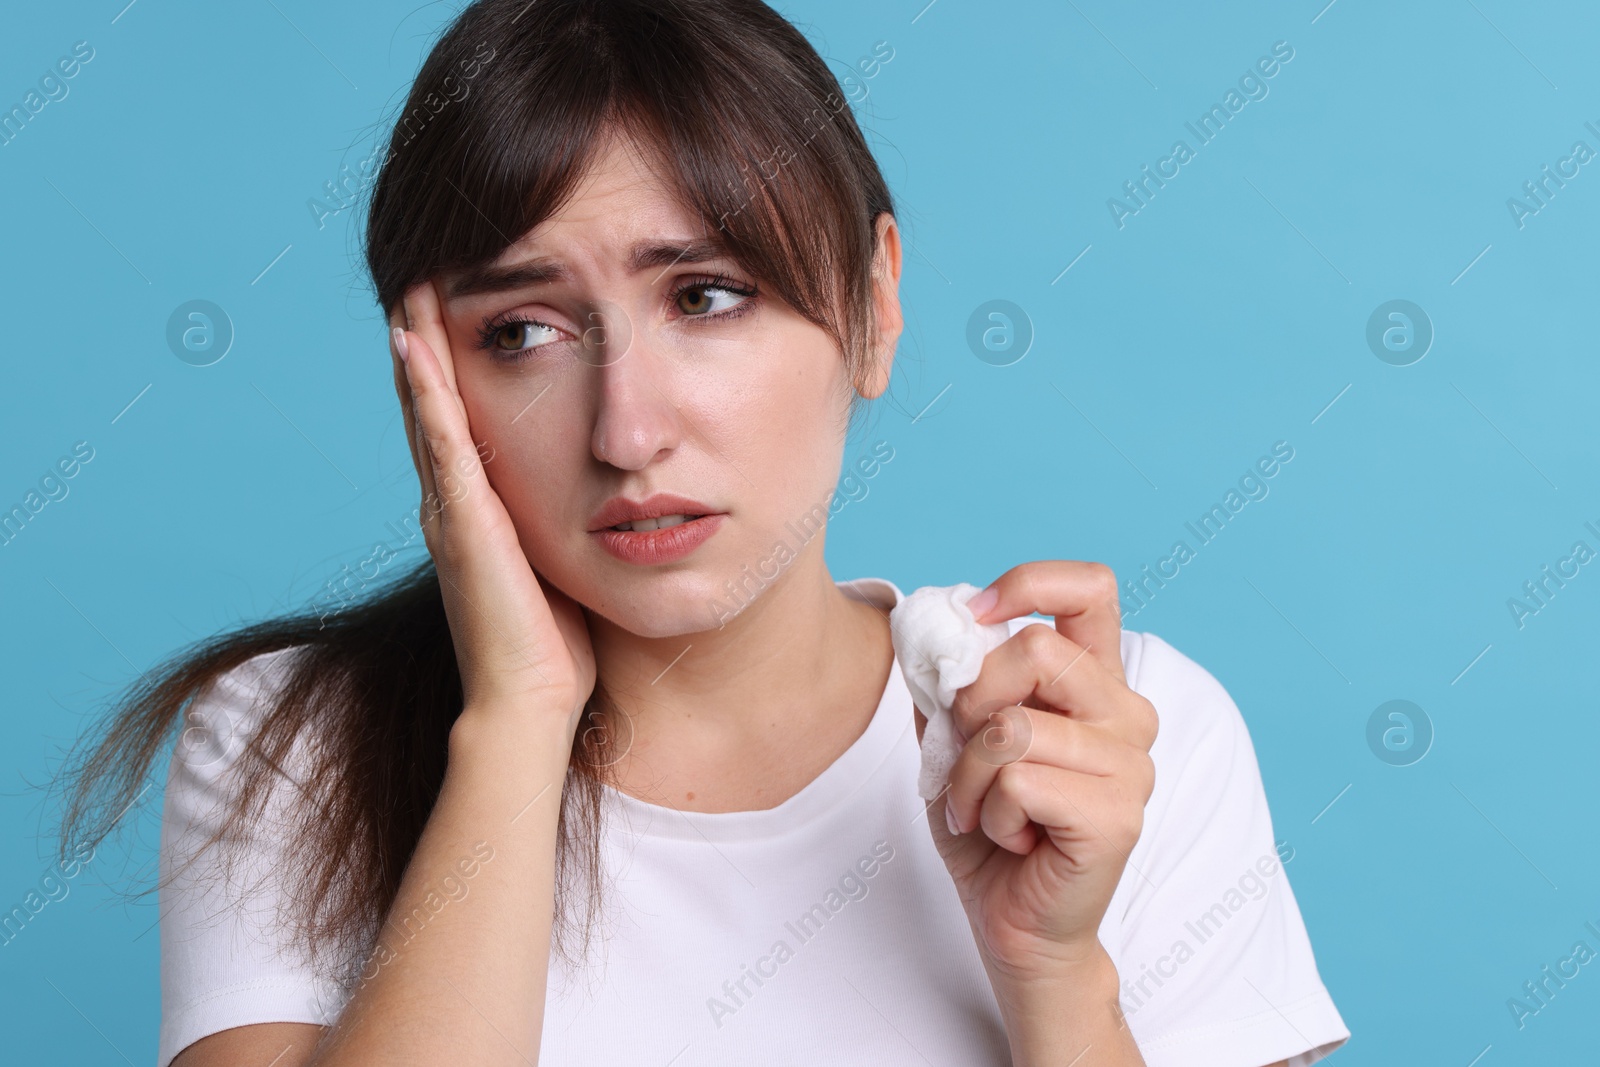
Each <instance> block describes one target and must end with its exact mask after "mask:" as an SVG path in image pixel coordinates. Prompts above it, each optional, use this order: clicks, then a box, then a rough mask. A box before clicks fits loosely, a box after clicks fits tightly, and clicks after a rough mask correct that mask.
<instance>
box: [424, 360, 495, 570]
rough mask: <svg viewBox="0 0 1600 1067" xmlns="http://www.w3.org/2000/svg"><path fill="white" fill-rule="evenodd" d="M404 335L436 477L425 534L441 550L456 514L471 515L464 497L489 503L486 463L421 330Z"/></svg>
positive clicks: (427, 457)
mask: <svg viewBox="0 0 1600 1067" xmlns="http://www.w3.org/2000/svg"><path fill="white" fill-rule="evenodd" d="M404 336H405V340H406V347H407V350H408V351H409V353H410V358H409V359H408V360H406V363H405V367H406V376H407V381H408V382H409V383H410V386H411V394H412V403H413V405H414V407H413V412H414V415H415V421H416V430H417V436H418V448H419V451H420V452H421V453H422V454H423V458H424V461H425V462H424V464H423V467H424V469H426V470H429V471H430V472H431V478H432V486H431V487H429V495H428V497H427V498H425V499H424V501H423V504H424V507H423V514H422V516H421V518H422V520H423V522H422V525H423V531H424V533H425V534H426V533H428V532H429V531H432V533H433V538H434V539H430V541H429V549H430V551H434V552H435V553H436V554H437V551H438V549H439V548H440V547H442V545H441V544H440V543H439V542H438V540H437V538H439V537H440V536H441V535H442V534H443V533H444V531H445V526H446V523H447V521H452V522H453V521H455V520H454V519H453V518H452V516H454V515H457V514H465V515H467V516H470V515H471V512H472V509H471V507H467V508H466V511H465V512H464V513H463V510H462V509H463V506H464V502H465V501H469V500H476V501H485V502H487V501H488V500H489V499H490V496H489V494H488V493H486V492H483V491H481V490H483V489H484V488H485V487H486V479H485V477H484V473H483V465H482V463H481V462H480V457H479V455H478V450H477V449H476V448H475V447H473V444H472V440H471V438H470V436H469V435H468V432H467V420H466V416H465V414H464V413H463V412H462V410H461V407H460V404H459V403H458V402H457V398H456V395H455V392H454V390H452V389H451V388H450V386H449V384H448V383H447V382H446V381H445V378H444V371H443V369H442V368H441V367H440V365H439V360H438V357H437V355H436V354H435V353H434V351H433V349H432V348H431V347H430V346H429V345H428V343H427V342H426V341H425V340H423V338H422V335H421V334H418V333H413V332H411V331H409V330H408V331H406V332H405V335H404ZM447 510H448V512H449V514H447Z"/></svg>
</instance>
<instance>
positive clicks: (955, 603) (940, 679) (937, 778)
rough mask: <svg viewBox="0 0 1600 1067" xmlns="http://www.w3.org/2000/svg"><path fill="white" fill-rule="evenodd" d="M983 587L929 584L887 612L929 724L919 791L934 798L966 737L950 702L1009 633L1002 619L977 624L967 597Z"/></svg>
mask: <svg viewBox="0 0 1600 1067" xmlns="http://www.w3.org/2000/svg"><path fill="white" fill-rule="evenodd" d="M982 591H983V590H981V589H979V588H978V587H977V586H975V585H969V584H967V583H966V582H962V583H960V584H959V585H950V586H936V585H925V586H923V587H922V588H921V589H918V590H916V591H915V592H913V593H911V594H910V595H908V596H906V597H905V598H904V599H903V600H901V601H900V603H899V604H898V605H897V606H896V607H895V608H894V609H893V610H892V611H890V612H889V632H890V638H891V640H892V641H893V643H894V654H895V658H896V659H898V660H899V661H900V674H901V676H902V677H903V678H904V679H905V681H906V688H907V689H909V690H911V699H912V700H913V701H915V702H916V705H917V707H918V708H920V709H921V711H922V714H923V715H924V716H925V717H926V718H927V720H928V725H927V727H926V728H925V729H924V730H923V734H922V770H921V772H920V773H919V774H918V776H917V794H918V795H919V796H920V797H922V799H923V800H932V799H934V798H935V797H937V796H938V795H939V794H940V793H942V792H944V790H945V787H946V786H947V785H949V783H950V768H951V767H952V766H954V765H955V762H956V757H957V756H959V755H960V754H961V748H962V746H963V745H965V744H966V742H967V739H966V738H965V737H964V736H962V734H961V731H960V730H958V729H957V728H956V725H955V719H954V717H953V716H952V715H951V714H950V704H951V702H952V701H954V700H955V697H956V691H957V690H959V689H963V688H965V687H966V686H969V685H971V684H972V683H973V682H975V681H977V680H978V672H979V671H980V670H982V668H983V657H984V656H986V655H988V654H989V652H990V651H991V650H992V649H994V648H996V647H998V646H999V645H1000V644H1002V643H1003V642H1004V641H1005V640H1006V639H1007V638H1008V637H1010V636H1011V628H1010V627H1009V626H1008V625H1007V624H1006V623H1004V622H995V623H985V624H982V625H979V623H978V621H977V620H976V619H974V618H973V617H972V612H970V611H968V610H967V601H969V600H971V599H972V598H973V597H975V596H977V595H978V594H979V593H981V592H982Z"/></svg>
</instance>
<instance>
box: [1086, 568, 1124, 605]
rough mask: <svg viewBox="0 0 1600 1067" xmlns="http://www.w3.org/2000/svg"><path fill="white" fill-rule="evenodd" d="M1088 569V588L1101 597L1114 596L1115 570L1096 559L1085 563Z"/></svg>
mask: <svg viewBox="0 0 1600 1067" xmlns="http://www.w3.org/2000/svg"><path fill="white" fill-rule="evenodd" d="M1085 566H1086V567H1087V569H1088V575H1089V584H1090V588H1091V589H1093V590H1094V592H1095V594H1096V595H1098V596H1101V597H1105V596H1115V595H1116V593H1117V572H1116V571H1114V570H1112V569H1111V568H1110V567H1109V566H1107V565H1106V564H1104V563H1101V562H1099V561H1097V560H1091V561H1090V562H1088V563H1087V564H1086V565H1085Z"/></svg>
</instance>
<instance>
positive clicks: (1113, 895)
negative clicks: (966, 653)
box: [63, 0, 1348, 1067]
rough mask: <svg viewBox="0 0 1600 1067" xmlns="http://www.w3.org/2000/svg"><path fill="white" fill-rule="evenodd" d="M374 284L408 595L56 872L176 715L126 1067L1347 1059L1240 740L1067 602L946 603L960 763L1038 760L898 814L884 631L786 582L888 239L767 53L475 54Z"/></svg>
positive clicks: (176, 675)
mask: <svg viewBox="0 0 1600 1067" xmlns="http://www.w3.org/2000/svg"><path fill="white" fill-rule="evenodd" d="M367 253H368V265H369V267H370V269H371V272H372V275H373V278H374V282H375V287H376V290H377V296H378V299H379V302H380V304H381V306H383V307H384V308H385V309H386V311H387V313H388V315H389V321H390V324H391V326H392V328H393V332H392V356H393V361H394V372H395V386H396V390H397V393H398V396H399V398H400V402H401V408H402V411H403V413H404V416H405V420H406V425H407V430H408V435H409V438H410V442H411V448H412V456H413V460H414V461H415V463H416V466H417V470H418V474H419V478H420V481H421V485H422V497H423V503H422V506H421V508H420V509H419V520H420V523H421V525H422V527H423V530H424V534H425V538H426V542H427V546H428V550H429V554H430V556H431V561H430V564H429V566H427V567H424V568H422V569H420V570H418V571H417V572H416V573H414V574H412V575H409V576H407V578H406V579H405V580H403V581H401V582H398V583H396V584H395V585H394V586H393V587H392V588H390V589H387V590H385V591H383V592H382V594H381V595H378V596H375V597H371V598H369V599H368V600H366V601H364V602H362V603H360V604H358V605H357V606H355V607H352V608H348V609H346V610H343V611H339V612H336V613H334V614H333V616H332V618H331V619H329V618H326V617H322V618H318V617H314V615H311V614H308V615H304V616H299V617H296V618H292V619H286V620H276V621H273V622H269V623H265V624H261V625H258V626H256V627H253V628H251V629H249V630H245V631H243V632H241V633H239V634H234V635H229V636H227V637H225V638H223V639H219V640H216V641H213V642H212V643H211V644H209V645H208V646H207V647H206V648H204V649H202V650H200V652H199V653H197V654H196V655H193V656H190V657H188V658H186V659H184V660H182V661H180V662H178V663H177V664H175V665H173V666H171V667H169V669H168V670H167V671H166V672H165V673H163V674H162V675H161V676H160V679H159V682H158V684H153V685H151V686H150V687H148V688H146V689H144V690H141V691H139V692H138V693H136V694H135V699H133V700H132V701H130V706H129V709H128V711H127V712H126V714H125V715H124V716H123V717H122V718H121V719H120V720H119V721H118V722H117V723H116V724H115V725H114V727H113V730H112V732H111V734H110V736H109V737H108V738H107V739H106V741H105V742H104V743H103V744H102V745H101V746H100V748H99V749H97V750H96V751H95V752H94V753H93V754H92V755H91V757H90V758H89V759H88V760H87V761H85V764H84V766H83V779H82V781H83V782H84V783H85V784H84V791H83V792H82V793H81V794H80V796H79V797H78V798H77V799H78V803H76V804H75V805H74V806H73V808H72V809H71V812H70V814H71V818H69V825H68V832H67V833H66V834H64V835H63V840H69V839H70V840H81V839H83V838H84V837H85V836H88V837H90V838H91V839H92V838H93V837H94V834H93V833H92V832H90V833H87V834H86V833H85V832H83V830H84V828H89V829H90V830H93V829H94V828H96V827H98V828H99V830H100V831H101V832H102V833H103V831H104V828H105V825H106V822H105V820H104V819H101V821H100V822H99V823H96V822H95V821H94V819H93V818H92V812H93V811H95V810H99V811H115V810H117V804H118V802H119V801H120V800H123V799H124V798H126V797H128V796H131V795H133V793H134V791H135V790H136V788H137V787H138V785H139V782H140V780H141V779H142V778H143V776H144V774H145V772H146V770H147V769H148V767H149V766H150V762H151V760H152V759H153V757H154V756H155V754H156V752H157V751H158V749H159V745H160V742H161V740H162V739H163V738H164V737H165V736H166V733H167V732H168V731H169V729H170V728H171V727H172V724H173V723H174V721H175V719H176V718H177V717H178V715H179V713H180V711H181V709H182V708H183V707H184V706H185V704H186V702H189V701H190V698H191V697H192V698H194V699H193V701H192V703H189V704H188V715H187V719H186V721H187V723H188V726H187V729H185V730H184V732H183V734H182V736H181V738H180V740H179V743H178V745H177V749H176V751H175V753H174V755H173V758H172V761H171V766H170V771H169V779H168V786H167V792H166V807H165V813H164V822H163V834H162V853H161V855H162V871H163V886H162V898H161V906H162V919H161V924H162V951H163V959H162V982H163V989H162V994H163V1019H162V1031H161V1048H160V1053H159V1056H158V1063H159V1064H160V1065H161V1067H166V1064H168V1063H169V1062H170V1063H172V1064H175V1065H179V1067H212V1065H219V1064H237V1063H246V1062H259V1063H263V1064H265V1063H269V1062H270V1063H272V1064H274V1067H291V1065H301V1064H312V1063H314V1064H318V1065H346V1064H357V1063H361V1064H366V1063H380V1062H381V1063H385V1064H434V1063H471V1064H475V1065H490V1064H522V1063H535V1062H539V1063H548V1064H568V1063H603V1064H663V1065H664V1064H667V1063H680V1064H691V1063H693V1064H702V1063H704V1064H710V1063H807V1064H811V1063H821V1062H828V1063H854V1062H862V1063H866V1062H872V1063H920V1062H927V1063H939V1064H946V1063H948V1064H977V1063H995V1064H999V1063H1006V1062H1011V1063H1016V1064H1030V1065H1031V1064H1047V1063H1048V1064H1065V1063H1075V1064H1081V1065H1083V1067H1089V1065H1091V1064H1100V1065H1112V1064H1119V1065H1120V1064H1139V1063H1150V1064H1177V1063H1182V1064H1218V1065H1221V1064H1236V1065H1239V1067H1261V1065H1264V1064H1269V1063H1279V1064H1284V1063H1295V1064H1300V1063H1307V1062H1311V1060H1312V1058H1313V1057H1317V1056H1320V1055H1321V1054H1325V1053H1326V1052H1328V1051H1330V1050H1331V1049H1332V1048H1334V1047H1337V1046H1338V1045H1339V1044H1341V1043H1342V1042H1343V1041H1344V1039H1345V1038H1346V1037H1347V1036H1348V1031H1346V1030H1345V1029H1344V1026H1343V1023H1342V1022H1341V1020H1340V1019H1339V1016H1338V1013H1337V1011H1336V1010H1335V1009H1334V1006H1333V1004H1332V1001H1331V1000H1330V999H1329V998H1328V995H1327V993H1326V991H1325V990H1324V989H1323V987H1322V984H1321V982H1320V979H1319V978H1318V976H1317V972H1316V967H1315V964H1314V962H1313V959H1312V956H1311V951H1310V946H1309V944H1308V943H1307V941H1306V937H1305V933H1304V929H1303V926H1302V924H1301V921H1300V916H1299V912H1298V910H1297V908H1296V906H1295V903H1294V898H1293V895H1292V893H1291V892H1290V890H1289V887H1288V884H1287V882H1286V881H1285V879H1284V877H1283V876H1282V874H1281V873H1280V871H1281V869H1280V868H1279V867H1278V863H1277V861H1278V857H1277V854H1276V852H1275V850H1274V846H1273V837H1272V832H1271V824H1270V820H1269V818H1268V816H1267V812H1266V807H1265V800H1264V797H1263V795H1262V791H1261V785H1260V777H1259V772H1258V771H1257V768H1256V764H1255V758H1254V753H1253V751H1252V749H1251V747H1250V743H1249V738H1248V735H1247V734H1246V733H1245V730H1244V726H1243V722H1242V720H1241V719H1240V718H1239V714H1238V711H1237V709H1235V708H1234V706H1233V704H1232V702H1231V701H1230V700H1229V699H1228V697H1227V694H1226V693H1225V692H1223V691H1222V689H1221V687H1220V686H1219V685H1218V684H1217V683H1216V681H1215V680H1214V679H1212V678H1211V676H1210V675H1209V674H1207V673H1206V672H1205V671H1204V670H1202V669H1201V668H1200V667H1199V666H1198V665H1196V664H1194V663H1193V662H1192V661H1190V660H1188V659H1187V658H1185V657H1184V656H1182V655H1181V654H1180V653H1178V652H1177V651H1176V650H1175V649H1173V648H1171V646H1169V645H1167V644H1165V643H1164V642H1162V641H1160V639H1159V638H1156V637H1154V636H1153V635H1148V634H1134V633H1127V632H1122V631H1121V629H1120V625H1119V621H1118V614H1117V607H1116V585H1115V582H1114V580H1113V578H1112V576H1111V573H1110V571H1109V570H1107V569H1106V568H1104V567H1102V566H1099V565H1095V564H1083V563H1075V562H1067V561H1043V562H1036V563H1028V564H1023V565H1021V566H1019V567H1016V568H1014V569H1012V570H1010V571H1008V572H1006V573H1005V574H1004V575H1002V576H1001V577H1000V578H999V579H997V580H996V581H995V582H994V583H993V584H992V585H991V586H990V587H989V588H988V589H987V590H986V591H985V593H984V594H982V595H981V596H979V597H977V598H975V599H974V600H973V601H972V602H971V603H970V604H969V605H968V606H969V608H970V609H971V611H972V613H973V615H974V617H975V618H976V619H977V620H978V621H980V622H987V623H999V622H1003V623H1005V624H1006V625H1007V626H1008V628H1009V631H1010V633H1011V635H1012V636H1011V637H1010V639H1009V640H1007V641H1005V643H1003V644H1001V645H1000V646H999V647H998V648H997V649H996V650H995V651H994V652H993V653H991V654H990V655H989V656H988V657H987V658H986V659H985V660H984V662H983V668H982V673H981V674H980V676H979V678H978V680H977V681H975V682H973V683H972V684H971V685H970V686H968V687H966V688H965V689H963V690H962V692H961V693H960V694H959V696H958V697H957V700H956V703H955V705H954V707H953V709H952V710H953V713H954V715H955V717H956V721H957V724H958V725H959V726H960V728H961V731H962V733H963V735H964V736H975V735H979V734H982V733H984V732H985V731H986V728H987V724H989V723H990V722H992V721H996V720H991V719H990V718H989V714H990V712H991V711H993V710H994V709H997V708H1005V709H1007V711H1006V713H1005V715H1004V716H1002V718H1001V720H998V721H999V722H1001V723H1002V724H1003V725H1005V726H1006V727H1007V728H1008V729H1009V728H1012V727H1016V728H1019V729H1021V730H1023V731H1025V733H1026V736H1028V737H1029V738H1030V740H1029V743H1028V744H1027V745H1026V746H1025V748H1021V749H1019V748H1017V747H1016V746H1012V747H1010V748H1004V747H1002V748H1001V749H999V750H996V749H995V748H993V747H990V746H988V745H985V744H978V743H976V742H974V743H971V744H968V745H967V746H966V748H965V749H964V750H963V751H962V754H961V756H960V758H959V759H958V760H957V762H956V764H955V766H954V767H953V769H952V770H951V774H950V787H949V790H948V792H947V794H946V799H947V803H943V804H941V803H938V802H937V801H936V802H935V803H934V804H932V805H929V806H927V807H926V808H924V805H923V804H922V802H921V801H920V800H919V799H918V798H917V797H916V794H915V778H916V774H917V756H918V748H917V744H918V741H919V739H920V737H921V734H922V728H923V726H924V724H925V723H924V720H923V718H922V716H921V714H920V713H918V712H917V711H915V710H914V709H913V707H912V702H911V700H910V698H909V694H908V691H907V689H906V686H905V682H904V679H903V678H902V676H901V674H900V663H899V662H898V661H897V659H896V657H895V655H894V650H893V645H892V642H891V630H890V625H889V621H888V615H889V612H890V611H891V610H892V609H893V608H894V607H895V606H896V604H898V603H899V601H900V599H901V594H900V591H899V590H898V589H896V588H895V587H894V586H892V585H891V584H890V583H888V582H885V581H882V580H880V579H861V580H858V581H855V582H844V583H836V582H835V581H834V580H833V579H832V578H831V577H830V575H829V573H828V571H827V568H826V566H825V564H824V561H823V552H822V544H823V538H822V536H821V532H820V527H821V524H822V522H823V521H825V519H826V515H827V512H828V508H829V504H830V500H832V494H833V491H834V487H835V484H836V482H837V480H838V477H839V471H840V467H841V463H842V462H845V461H848V462H849V463H850V464H851V465H852V467H853V468H855V469H856V470H859V471H860V472H861V473H862V474H863V475H864V476H869V471H871V470H872V469H874V466H875V465H881V463H883V462H886V461H888V460H889V459H892V456H893V450H892V445H885V447H884V448H883V449H882V450H879V449H875V450H874V451H873V453H872V454H870V455H862V456H848V457H847V456H845V455H844V444H845V440H846V434H845V430H846V427H847V423H848V421H849V418H850V417H851V415H852V414H853V412H854V408H855V404H856V402H857V400H858V399H871V398H873V397H876V396H878V395H880V394H881V393H882V392H883V391H884V389H885V388H886V386H887V383H888V380H889V375H890V367H891V362H892V359H893V355H894V350H895V346H896V342H897V340H898V337H899V334H900V330H901V313H900V307H899V301H898V282H899V275H900V262H901V256H900V238H899V233H898V228H897V225H896V222H895V219H894V214H893V205H892V202H891V198H890V195H889V191H888V189H887V187H886V185H885V183H884V181H883V178H882V176H881V175H880V173H879V171H878V169H877V166H876V164H875V162H874V161H873V159H872V156H871V154H870V152H869V150H868V148H867V146H866V144H865V141H864V139H863V138H862V136H861V133H860V130H859V129H858V127H857V125H856V123H855V121H854V119H853V117H852V115H851V112H850V110H849V108H848V107H847V106H846V100H845V98H844V96H843V95H842V90H841V87H840V86H839V84H838V83H837V82H836V81H835V79H834V78H833V77H832V75H831V74H830V73H829V71H828V69H827V67H826V66H825V64H824V63H823V62H822V61H821V59H820V58H819V57H818V56H817V54H816V53H815V51H814V50H813V49H812V48H811V47H810V46H809V45H808V44H807V43H806V41H805V40H804V38H803V37H802V36H801V35H800V34H799V33H798V32H797V31H796V30H795V29H794V28H793V27H791V26H790V25H789V24H788V23H786V22H785V21H784V20H783V19H782V18H780V17H779V16H778V15H777V14H776V13H774V12H773V11H771V10H770V9H769V8H767V7H765V6H764V5H762V4H761V3H760V2H759V0H716V2H714V3H713V2H706V0H699V2H695V3H689V2H688V0H536V2H531V3H530V2H529V0H481V2H479V3H476V4H473V5H472V6H470V7H469V8H468V9H467V10H466V11H465V12H463V13H462V15H461V16H460V17H459V18H458V19H457V20H456V21H455V23H454V24H453V25H452V26H451V28H450V29H449V31H448V32H447V33H446V34H445V36H444V37H443V39H442V40H441V41H440V42H439V43H438V45H437V46H436V47H435V48H434V50H433V52H432V53H431V55H430V56H429V58H428V60H427V62H426V64H425V65H424V67H423V69H422V71H421V72H420V74H419V75H418V77H417V80H416V84H415V86H414V87H413V89H412V92H411V95H410V99H409V101H408V103H407V107H406V112H405V115H404V117H403V118H402V119H401V121H400V122H399V123H398V124H397V126H396V128H395V131H394V135H393V138H392V140H391V142H390V150H389V153H388V155H387V157H386V158H385V160H384V161H383V163H382V166H381V170H380V171H379V172H378V174H377V177H376V182H375V185H374V188H373V197H372V203H371V209H370V215H369V219H368V233H367ZM1033 613H1043V614H1045V615H1051V616H1054V617H1055V625H1054V627H1051V626H1049V625H1033V624H1032V622H1033V620H1030V619H1029V618H1028V616H1029V615H1030V614H1033ZM1158 710H1159V718H1160V723H1159V727H1160V728H1159V736H1158V730H1157V725H1158V723H1157V718H1158V715H1157V712H1158ZM913 724H914V725H915V732H913V730H912V726H913ZM997 751H998V752H999V753H1000V754H999V755H997ZM91 786H93V787H95V788H97V789H99V790H101V794H103V796H102V799H103V800H104V804H103V805H102V806H101V807H100V808H98V809H96V808H94V806H93V804H91V803H90V801H91V799H92V797H91V789H90V787H91ZM101 794H94V795H101ZM241 870H242V871H243V872H244V876H243V877H242V878H241V877H239V872H240V871H241ZM1274 876H1276V877H1274ZM1235 898H1237V902H1236V901H1235ZM963 920H965V921H963ZM1196 924H1198V925H1196ZM591 935H592V936H591Z"/></svg>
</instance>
